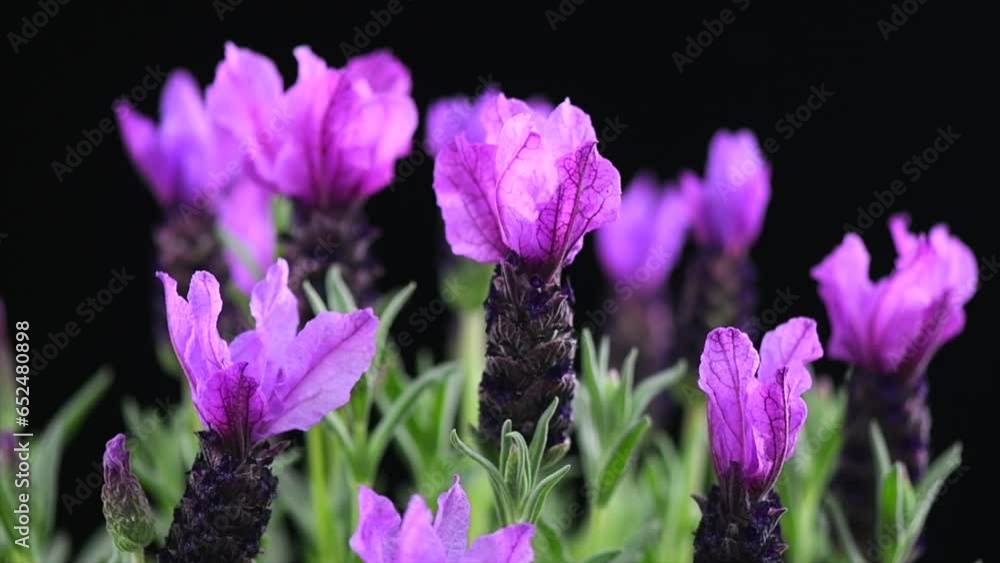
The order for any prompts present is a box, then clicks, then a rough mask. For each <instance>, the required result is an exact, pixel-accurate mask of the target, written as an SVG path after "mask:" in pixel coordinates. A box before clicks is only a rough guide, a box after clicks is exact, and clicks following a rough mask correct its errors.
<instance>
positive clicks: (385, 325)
mask: <svg viewBox="0 0 1000 563" xmlns="http://www.w3.org/2000/svg"><path fill="white" fill-rule="evenodd" d="M416 289H417V284H415V283H413V282H410V283H408V284H406V286H404V287H403V288H402V289H400V290H398V291H396V292H395V293H393V294H391V295H389V296H388V297H387V298H385V299H384V300H382V301H380V302H379V304H378V305H377V306H376V307H375V312H376V314H377V316H378V330H376V331H375V343H376V346H377V349H378V356H377V357H376V359H375V361H374V362H372V367H371V370H380V369H382V366H383V365H385V362H386V359H387V358H388V346H386V343H387V342H388V339H389V329H391V328H392V323H393V322H395V320H396V316H397V315H399V312H400V311H401V310H403V306H404V305H406V302H407V301H409V300H410V297H411V296H412V295H413V292H414V291H416Z"/></svg>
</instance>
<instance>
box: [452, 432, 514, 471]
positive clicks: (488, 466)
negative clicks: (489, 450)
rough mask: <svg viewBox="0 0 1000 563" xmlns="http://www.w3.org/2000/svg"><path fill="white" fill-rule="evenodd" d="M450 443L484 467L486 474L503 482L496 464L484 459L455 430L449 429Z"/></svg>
mask: <svg viewBox="0 0 1000 563" xmlns="http://www.w3.org/2000/svg"><path fill="white" fill-rule="evenodd" d="M451 444H452V445H453V446H455V448H456V449H458V450H459V451H460V452H462V453H463V454H465V455H466V456H468V457H469V458H470V459H472V461H474V462H476V463H478V464H479V465H480V466H481V467H482V468H483V469H485V470H486V473H487V475H489V476H491V477H492V478H495V479H497V480H498V481H499V482H501V483H502V482H503V475H501V474H500V470H499V469H497V466H495V465H493V462H492V461H490V460H488V459H486V458H485V457H483V455H482V454H481V453H479V452H477V451H476V450H474V449H472V448H471V447H470V446H469V445H468V444H466V443H465V442H463V441H462V439H461V438H459V437H458V431H457V430H452V431H451Z"/></svg>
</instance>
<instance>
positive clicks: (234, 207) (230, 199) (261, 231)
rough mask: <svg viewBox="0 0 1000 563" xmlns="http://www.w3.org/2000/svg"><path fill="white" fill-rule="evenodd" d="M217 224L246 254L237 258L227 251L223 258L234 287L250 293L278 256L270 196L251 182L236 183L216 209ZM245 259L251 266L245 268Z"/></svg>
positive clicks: (230, 251)
mask: <svg viewBox="0 0 1000 563" xmlns="http://www.w3.org/2000/svg"><path fill="white" fill-rule="evenodd" d="M219 222H220V223H221V225H222V228H223V229H225V230H226V231H227V232H228V233H229V235H230V236H232V237H233V238H234V239H235V240H236V241H237V242H238V244H240V245H242V247H243V250H244V251H245V255H240V253H238V252H236V251H234V250H233V249H230V248H227V249H226V251H225V255H226V263H227V264H228V266H229V273H230V276H231V277H232V279H233V283H234V284H235V285H236V287H238V288H239V289H240V291H242V292H244V293H250V292H251V291H252V290H253V286H254V284H255V283H257V282H258V281H259V280H260V275H261V273H262V272H263V271H264V269H265V268H266V267H267V266H268V264H271V263H273V262H274V257H275V254H276V253H277V233H276V230H275V226H274V220H273V218H272V212H271V193H270V192H269V191H268V190H266V189H264V188H263V187H262V186H260V185H259V184H258V183H256V182H254V181H253V180H250V179H242V180H240V181H238V182H237V183H236V185H235V186H233V189H232V190H231V192H230V193H229V194H228V195H227V196H226V197H225V198H224V199H223V200H222V202H221V204H220V206H219ZM247 259H249V260H251V261H252V262H253V263H252V264H247V262H246V260H247Z"/></svg>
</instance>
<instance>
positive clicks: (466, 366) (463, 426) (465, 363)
mask: <svg viewBox="0 0 1000 563" xmlns="http://www.w3.org/2000/svg"><path fill="white" fill-rule="evenodd" d="M459 323H460V324H461V327H460V337H459V350H458V357H459V361H460V365H461V368H462V381H463V382H464V386H463V391H462V406H461V415H460V418H459V425H458V431H459V432H460V433H461V435H462V438H463V439H465V440H468V439H471V438H472V437H471V436H468V433H469V430H470V429H471V428H475V427H476V426H477V425H478V424H479V382H480V381H481V380H482V377H483V364H484V358H485V356H486V321H485V319H484V318H483V311H482V310H481V309H476V310H474V311H469V310H464V311H462V315H461V317H459Z"/></svg>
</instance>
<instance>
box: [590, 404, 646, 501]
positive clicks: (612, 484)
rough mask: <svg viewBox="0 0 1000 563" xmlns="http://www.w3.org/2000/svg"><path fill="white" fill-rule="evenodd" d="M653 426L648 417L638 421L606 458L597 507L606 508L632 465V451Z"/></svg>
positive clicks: (631, 425) (630, 427)
mask: <svg viewBox="0 0 1000 563" xmlns="http://www.w3.org/2000/svg"><path fill="white" fill-rule="evenodd" d="M651 424H652V421H651V420H650V418H649V417H648V416H644V417H642V418H640V419H639V420H636V421H635V422H633V423H632V424H630V425H629V426H628V428H627V429H626V430H625V431H624V432H623V433H622V434H621V435H620V436H619V438H618V440H617V441H616V442H615V445H614V447H613V448H612V449H611V455H610V456H609V457H607V458H606V460H605V461H604V464H603V466H602V467H601V471H600V473H598V477H597V483H595V485H596V486H597V505H598V506H604V505H605V504H607V502H608V500H610V499H611V493H613V492H614V491H615V488H616V487H617V486H618V483H620V482H621V480H622V478H623V477H624V476H625V474H626V473H627V472H628V467H629V465H630V464H631V457H632V450H633V449H635V446H636V444H638V443H639V440H640V439H641V438H642V436H643V434H645V432H646V429H648V428H649V426H650V425H651Z"/></svg>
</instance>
